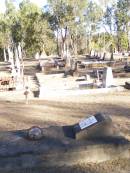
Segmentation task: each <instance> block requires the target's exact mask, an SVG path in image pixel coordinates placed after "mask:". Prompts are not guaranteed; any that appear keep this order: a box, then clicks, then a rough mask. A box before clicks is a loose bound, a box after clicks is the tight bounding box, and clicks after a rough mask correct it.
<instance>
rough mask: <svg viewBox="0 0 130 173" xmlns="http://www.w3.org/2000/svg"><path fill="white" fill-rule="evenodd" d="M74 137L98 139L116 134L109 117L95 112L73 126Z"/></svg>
mask: <svg viewBox="0 0 130 173" xmlns="http://www.w3.org/2000/svg"><path fill="white" fill-rule="evenodd" d="M73 130H74V133H75V138H76V139H78V140H79V139H83V140H84V139H98V138H106V137H112V136H114V135H117V134H118V132H117V131H116V130H115V128H114V125H113V124H112V120H111V118H110V117H109V116H108V115H107V116H106V115H104V114H101V113H97V114H95V115H92V116H90V117H89V118H86V119H84V120H82V121H80V122H79V123H78V124H76V125H74V127H73Z"/></svg>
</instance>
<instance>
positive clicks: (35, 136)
mask: <svg viewBox="0 0 130 173" xmlns="http://www.w3.org/2000/svg"><path fill="white" fill-rule="evenodd" d="M42 136H43V135H42V129H41V128H40V127H37V126H33V127H31V128H30V129H29V130H28V138H29V139H31V140H39V139H41V138H42Z"/></svg>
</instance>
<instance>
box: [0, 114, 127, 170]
mask: <svg viewBox="0 0 130 173" xmlns="http://www.w3.org/2000/svg"><path fill="white" fill-rule="evenodd" d="M105 122H106V123H108V124H109V123H111V121H110V119H109V118H107V116H105V115H102V114H101V113H98V114H96V115H93V116H90V117H89V118H87V119H85V120H82V121H80V122H79V123H77V124H74V125H70V126H51V127H48V128H39V127H32V128H30V129H26V130H21V131H11V132H9V131H8V132H0V172H5V171H12V172H15V171H17V172H19V171H20V170H21V171H22V170H25V169H33V168H38V167H43V168H51V167H55V166H56V167H60V166H72V165H75V164H78V163H90V162H92V163H100V162H104V161H108V160H114V159H118V158H122V159H125V158H127V159H128V158H130V154H129V150H130V143H129V141H127V140H126V139H125V138H123V137H118V136H109V137H108V136H107V143H106V140H103V139H104V137H106V134H105V135H103V136H102V137H103V138H99V136H98V138H97V136H96V137H94V136H95V132H96V133H97V131H98V132H99V131H100V132H101V131H102V130H104V129H105V127H106V123H105ZM104 123H105V125H103V124H104ZM99 124H101V125H99ZM103 126H104V128H102V127H103ZM94 127H96V130H93V128H94ZM107 128H110V126H108V127H107ZM99 129H100V130H99ZM88 130H90V131H91V135H92V136H93V139H94V140H92V138H90V136H89V138H86V135H88ZM82 131H84V135H85V138H84V137H82V138H78V140H77V134H80V133H81V132H82ZM107 133H108V132H107ZM37 137H38V138H37ZM75 137H76V138H75ZM112 137H113V138H112ZM86 139H87V140H86ZM105 139H106V138H105ZM117 146H118V147H117ZM23 172H24V171H23Z"/></svg>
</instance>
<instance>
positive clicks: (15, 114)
mask: <svg viewBox="0 0 130 173" xmlns="http://www.w3.org/2000/svg"><path fill="white" fill-rule="evenodd" d="M19 97H20V98H21V99H19V98H18V95H17V97H15V95H14V96H13V97H12V100H11V99H10V98H9V99H8V96H6V98H3V97H1V95H0V130H1V131H11V130H19V129H28V128H30V127H31V126H34V125H36V126H40V127H43V128H44V127H48V126H52V125H60V126H62V125H71V124H74V123H77V122H78V121H80V120H81V119H82V118H85V117H88V116H90V115H93V114H95V113H97V112H101V113H105V114H109V115H110V116H111V118H112V120H113V122H114V124H115V125H116V128H118V129H119V130H120V132H121V134H122V135H123V136H124V137H126V138H127V139H128V140H130V91H125V92H117V93H114V94H113V93H111V94H98V95H91V96H90V95H88V96H71V97H65V98H62V99H61V98H59V99H57V100H52V101H51V100H38V99H32V100H29V104H28V105H27V104H25V101H24V99H23V95H22V94H21V95H19ZM16 172H17V171H16ZM43 172H44V173H108V172H109V173H110V172H113V173H129V172H130V160H121V159H118V160H115V161H109V162H104V163H101V164H96V163H95V164H91V163H90V164H82V165H81V164H79V165H75V166H73V167H62V168H52V169H51V168H50V169H49V170H46V169H42V168H41V169H37V168H36V169H33V170H30V169H28V170H23V171H22V170H21V173H43ZM18 173H20V172H19V171H18Z"/></svg>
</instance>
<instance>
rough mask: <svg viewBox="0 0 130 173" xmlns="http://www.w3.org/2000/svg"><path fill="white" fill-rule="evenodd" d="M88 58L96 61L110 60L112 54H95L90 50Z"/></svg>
mask: <svg viewBox="0 0 130 173" xmlns="http://www.w3.org/2000/svg"><path fill="white" fill-rule="evenodd" d="M90 56H91V57H96V58H98V59H103V60H105V59H109V60H110V59H112V54H111V53H109V52H96V51H94V50H92V51H91V52H90Z"/></svg>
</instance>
